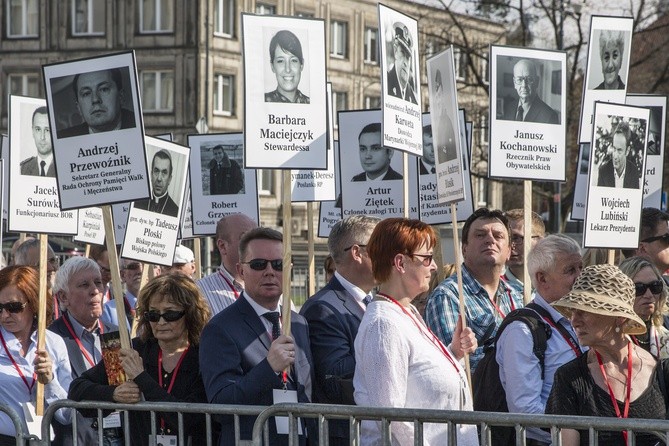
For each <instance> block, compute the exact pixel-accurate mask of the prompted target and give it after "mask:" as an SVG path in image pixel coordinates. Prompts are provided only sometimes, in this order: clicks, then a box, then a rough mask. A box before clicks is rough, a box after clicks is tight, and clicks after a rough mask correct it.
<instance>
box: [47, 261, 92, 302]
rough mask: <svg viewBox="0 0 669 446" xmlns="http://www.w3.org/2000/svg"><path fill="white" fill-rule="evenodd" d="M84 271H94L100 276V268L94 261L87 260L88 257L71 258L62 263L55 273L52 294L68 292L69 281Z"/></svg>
mask: <svg viewBox="0 0 669 446" xmlns="http://www.w3.org/2000/svg"><path fill="white" fill-rule="evenodd" d="M84 271H95V272H96V273H98V274H100V267H99V266H98V264H97V263H96V262H95V260H92V259H89V258H88V257H81V256H72V257H70V258H69V259H67V260H66V261H65V262H63V265H62V266H61V267H60V269H59V270H58V272H57V273H56V278H55V279H54V283H53V290H52V291H53V292H54V293H60V292H61V291H62V292H65V293H67V292H69V283H70V279H71V278H72V277H73V276H74V275H76V274H79V273H81V272H84Z"/></svg>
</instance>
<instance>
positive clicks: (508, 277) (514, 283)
mask: <svg viewBox="0 0 669 446" xmlns="http://www.w3.org/2000/svg"><path fill="white" fill-rule="evenodd" d="M502 279H504V280H505V281H506V284H507V285H509V286H510V287H511V288H513V290H514V291H516V292H517V293H518V294H520V295H521V296H522V295H523V291H524V285H523V281H522V280H520V279H519V278H517V277H516V276H514V275H513V273H512V272H511V270H510V269H509V268H507V269H506V272H505V273H504V274H502Z"/></svg>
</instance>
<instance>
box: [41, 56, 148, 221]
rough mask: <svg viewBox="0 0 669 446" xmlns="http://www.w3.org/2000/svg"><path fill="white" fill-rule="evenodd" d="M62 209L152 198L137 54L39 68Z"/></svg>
mask: <svg viewBox="0 0 669 446" xmlns="http://www.w3.org/2000/svg"><path fill="white" fill-rule="evenodd" d="M42 70H43V72H44V84H45V87H46V97H47V103H48V107H49V120H50V123H51V128H52V129H55V131H54V132H52V133H51V136H52V138H53V150H54V154H55V159H56V174H57V179H58V191H59V192H60V199H61V208H62V209H64V210H68V209H80V208H85V207H91V206H99V205H103V204H111V203H119V202H125V201H132V200H138V199H142V198H146V197H148V196H149V195H150V193H149V191H150V188H149V178H148V169H147V160H146V154H145V151H144V126H143V122H142V112H141V108H140V105H139V104H140V103H139V94H138V91H139V88H138V86H137V69H136V64H135V54H134V52H132V51H129V52H124V53H117V54H112V55H107V56H101V57H94V58H89V59H80V60H76V61H69V62H59V63H55V64H50V65H44V66H43V67H42Z"/></svg>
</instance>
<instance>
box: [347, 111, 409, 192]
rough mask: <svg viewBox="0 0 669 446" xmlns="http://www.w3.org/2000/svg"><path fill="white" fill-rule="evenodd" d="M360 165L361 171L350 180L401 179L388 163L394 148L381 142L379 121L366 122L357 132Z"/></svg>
mask: <svg viewBox="0 0 669 446" xmlns="http://www.w3.org/2000/svg"><path fill="white" fill-rule="evenodd" d="M358 147H359V154H360V166H361V167H362V170H363V171H362V172H360V173H359V174H357V175H355V176H353V178H351V181H368V180H369V181H371V180H383V181H386V180H401V179H402V175H401V174H400V173H398V172H397V171H395V170H394V169H393V168H392V166H391V165H390V160H391V159H392V158H393V154H394V152H395V151H394V150H393V149H391V148H388V147H384V145H383V143H382V142H381V123H378V122H374V123H371V124H367V125H366V126H364V127H363V128H362V130H360V133H359V134H358Z"/></svg>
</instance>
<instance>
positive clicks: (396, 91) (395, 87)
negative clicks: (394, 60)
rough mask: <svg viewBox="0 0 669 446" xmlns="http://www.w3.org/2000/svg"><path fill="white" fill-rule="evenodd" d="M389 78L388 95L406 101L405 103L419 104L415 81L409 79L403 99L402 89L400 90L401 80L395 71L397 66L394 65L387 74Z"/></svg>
mask: <svg viewBox="0 0 669 446" xmlns="http://www.w3.org/2000/svg"><path fill="white" fill-rule="evenodd" d="M387 75H388V77H387V79H388V87H387V88H388V94H389V95H390V96H395V97H396V98H400V99H404V100H405V101H409V102H411V103H413V104H418V100H417V99H416V94H415V93H414V91H413V80H412V79H409V81H408V82H407V88H406V90H404V97H402V89H401V88H400V81H399V78H398V77H397V70H395V66H394V65H393V68H392V70H390V71H388V73H387Z"/></svg>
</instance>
